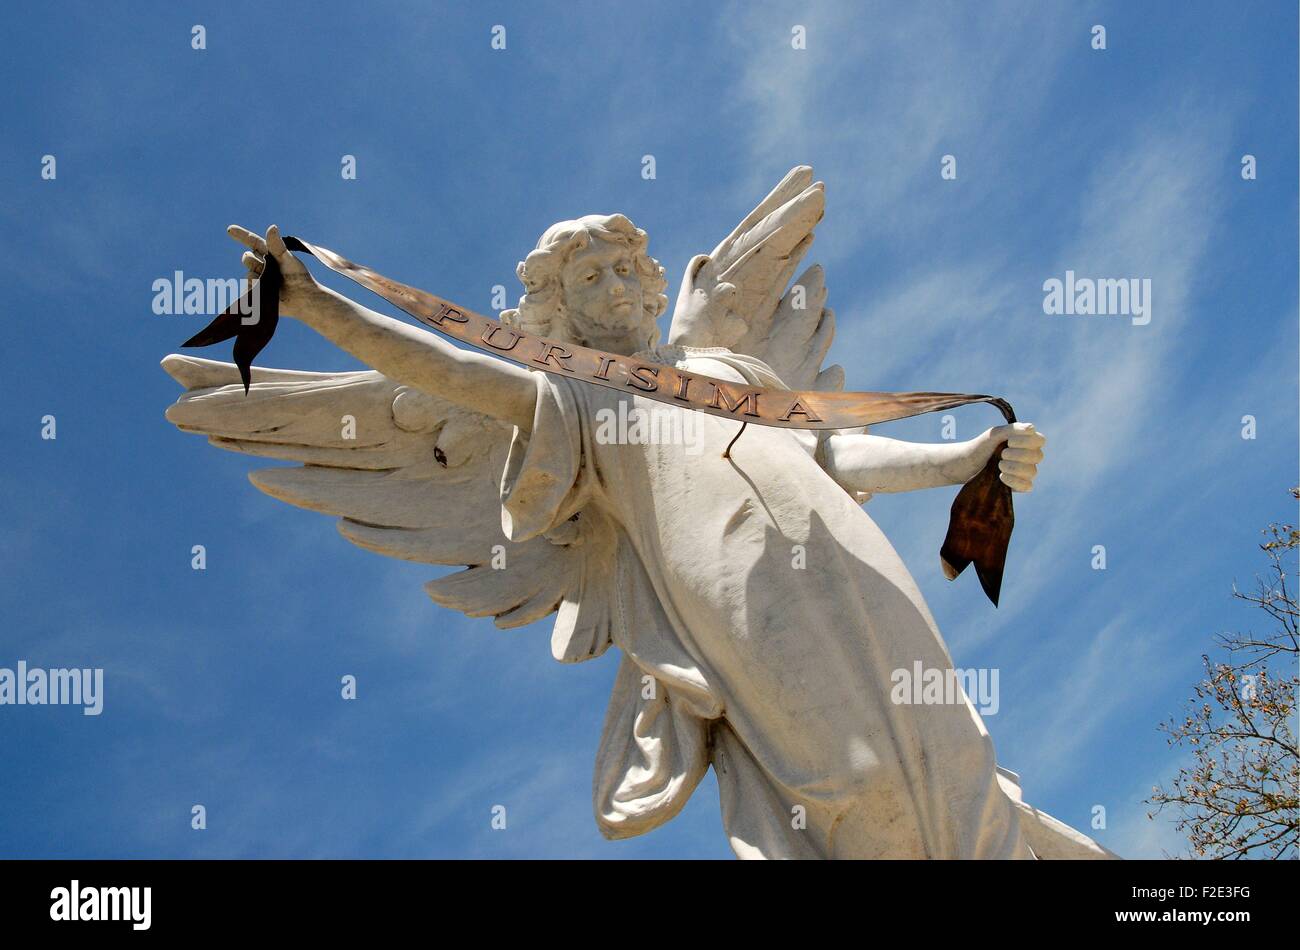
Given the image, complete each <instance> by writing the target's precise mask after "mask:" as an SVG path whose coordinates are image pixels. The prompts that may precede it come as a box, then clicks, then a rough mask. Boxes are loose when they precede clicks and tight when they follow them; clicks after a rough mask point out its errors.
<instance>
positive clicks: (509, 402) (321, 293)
mask: <svg viewBox="0 0 1300 950" xmlns="http://www.w3.org/2000/svg"><path fill="white" fill-rule="evenodd" d="M227 231H228V232H229V234H230V236H231V237H233V238H234V239H235V240H236V241H239V242H240V243H241V244H244V245H245V246H247V247H248V248H249V250H248V251H247V252H246V253H245V254H244V258H243V260H244V264H245V266H246V267H248V269H249V271H250V273H251V275H252V276H253V277H256V276H257V275H259V274H260V273H261V271H262V267H263V261H264V260H265V258H266V254H267V253H268V252H269V253H270V254H271V255H272V256H273V257H274V258H275V260H276V263H278V264H279V265H280V271H281V273H282V275H283V277H284V282H283V285H282V286H281V289H280V309H281V313H282V314H283V315H284V316H292V317H294V318H296V319H298V320H301V321H302V322H303V323H305V324H307V325H308V326H309V327H311V328H312V329H313V330H315V331H316V332H317V333H319V334H321V335H322V336H324V337H326V338H327V339H329V340H330V341H332V342H333V343H335V344H337V345H338V346H340V347H342V348H343V349H345V350H347V351H348V352H349V353H351V354H352V355H353V356H355V357H356V358H357V359H359V360H361V361H362V362H364V363H366V364H367V365H368V366H371V367H373V368H374V369H377V370H378V371H379V372H381V373H383V374H384V375H385V376H387V377H388V378H389V379H393V380H396V381H397V382H399V383H405V384H406V385H408V386H414V387H415V388H416V389H419V390H421V391H422V392H426V393H429V394H430V395H434V396H441V397H442V398H444V399H448V400H450V401H451V402H454V403H456V404H457V405H460V406H463V407H465V408H466V409H472V410H474V411H476V412H481V413H483V414H484V415H488V416H492V417H493V418H496V419H500V420H501V421H502V422H508V423H511V424H512V425H516V426H518V427H519V428H520V429H522V430H523V431H525V432H527V431H529V430H530V429H531V428H532V425H533V410H534V408H535V404H536V400H537V390H536V388H535V384H534V381H533V378H532V375H531V374H530V373H529V372H528V370H526V369H523V368H522V367H518V366H514V365H512V364H510V363H506V362H503V361H501V360H495V359H493V358H492V357H490V356H486V355H484V354H481V353H473V352H470V351H467V350H462V349H459V348H458V347H455V346H452V345H451V344H450V343H448V342H446V341H445V340H443V339H441V338H440V337H438V336H437V335H436V334H433V333H429V332H427V331H425V330H420V329H417V328H416V327H413V326H411V325H410V324H407V323H403V322H402V321H400V320H394V319H392V318H391V317H386V316H384V315H383V314H381V313H376V312H375V311H373V310H369V309H367V308H365V307H363V306H361V305H360V304H358V303H356V302H354V301H352V300H349V299H348V298H347V297H344V296H343V295H342V294H339V293H335V292H334V291H333V290H330V289H329V288H328V287H322V286H321V285H320V284H318V283H317V282H316V281H315V279H314V278H313V277H312V276H311V272H310V271H308V270H307V266H306V265H305V264H303V262H302V261H300V260H298V259H297V258H296V257H294V256H293V255H292V254H291V253H289V249H288V248H286V247H285V246H284V240H283V239H282V238H281V236H280V231H279V229H278V228H277V227H276V226H275V225H271V227H270V228H268V229H267V232H266V237H265V239H263V238H261V237H259V236H258V235H256V234H254V233H253V232H251V231H249V230H247V229H246V228H241V227H239V226H238V225H234V224H232V225H231V226H230V227H229V228H228V229H227Z"/></svg>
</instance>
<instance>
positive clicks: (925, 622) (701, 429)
mask: <svg viewBox="0 0 1300 950" xmlns="http://www.w3.org/2000/svg"><path fill="white" fill-rule="evenodd" d="M824 206H825V190H824V186H823V185H822V183H821V182H814V181H813V180H812V169H810V168H807V167H799V168H795V169H793V170H792V171H791V172H790V173H789V174H788V175H786V177H785V178H784V179H783V180H782V181H781V183H780V184H779V185H777V187H776V188H775V189H774V190H773V191H772V192H771V194H769V195H768V196H767V197H766V198H765V199H763V201H762V202H761V203H760V204H759V205H758V207H756V208H755V209H754V210H753V211H752V212H751V213H750V214H749V215H748V216H747V217H746V218H745V219H744V221H742V222H741V223H740V225H739V226H738V227H737V228H736V229H735V230H734V231H733V232H732V233H731V234H730V235H729V236H728V237H727V238H726V239H725V240H723V241H722V243H720V244H719V245H718V246H717V247H716V248H715V249H714V251H713V252H712V253H711V254H708V255H699V256H696V257H695V258H693V259H692V260H691V261H690V262H689V264H688V265H687V268H686V273H685V276H684V278H683V281H682V285H681V289H680V292H679V293H678V296H677V303H676V307H675V309H674V311H673V316H672V324H671V327H670V329H669V334H668V343H667V345H662V344H661V343H660V336H659V328H658V326H657V319H658V317H659V316H660V315H661V314H662V313H663V312H664V311H665V310H666V309H667V306H668V299H667V297H666V296H665V295H664V292H663V291H664V289H665V285H666V281H665V278H664V269H663V267H662V266H660V264H659V262H658V261H657V260H655V259H654V258H653V257H651V256H650V255H649V253H648V252H647V237H646V232H645V231H643V230H641V229H639V228H637V227H636V226H635V225H633V223H632V222H631V221H629V220H628V219H627V218H626V217H625V216H623V215H621V214H610V215H595V214H593V215H587V216H585V217H581V218H576V219H574V220H571V221H561V222H559V223H558V224H555V225H552V226H551V227H550V228H547V229H546V231H545V232H544V233H543V234H542V236H541V239H540V240H539V241H538V242H537V247H536V248H535V249H534V250H532V251H531V252H530V253H529V254H528V256H527V258H526V259H525V260H524V261H523V262H522V263H520V264H519V266H518V268H517V271H516V272H517V274H518V276H519V279H520V280H521V281H522V283H523V286H524V293H523V296H522V297H521V298H520V301H519V306H518V308H517V309H514V310H507V311H504V312H503V313H502V314H501V322H502V323H503V324H505V327H497V329H500V330H504V331H507V332H509V328H514V329H517V330H518V331H519V332H520V333H527V334H535V335H538V336H542V337H546V338H549V339H550V340H552V341H561V342H562V343H567V344H569V345H571V346H573V347H574V348H575V349H576V348H580V347H590V348H592V349H593V350H597V351H604V352H605V353H608V354H619V355H621V356H626V357H635V359H636V360H639V361H640V362H641V363H643V364H654V365H655V366H662V367H665V368H675V369H677V370H681V371H683V372H690V373H697V374H701V375H703V376H707V377H711V378H713V379H715V380H727V381H735V382H736V383H737V384H743V385H747V386H760V387H766V389H765V390H764V391H775V390H807V391H813V392H817V393H837V392H838V391H839V390H841V389H842V388H843V385H844V373H843V370H842V369H841V368H840V367H838V366H829V367H826V368H823V367H822V361H823V359H824V358H825V356H826V353H827V351H828V349H829V348H830V345H831V339H832V336H833V334H834V326H835V321H834V315H833V313H832V312H831V310H829V309H826V308H825V306H824V304H825V300H826V287H825V284H824V282H823V275H822V270H821V268H820V267H818V266H812V267H809V268H807V269H806V270H804V271H803V272H802V274H801V275H800V276H799V277H798V278H797V279H795V281H794V283H793V284H792V285H790V280H791V277H792V276H793V275H794V272H795V270H796V268H797V267H798V266H799V264H800V262H801V261H802V259H803V257H804V255H805V253H806V252H807V250H808V248H809V245H810V244H811V243H812V239H813V228H814V227H815V225H816V224H817V222H818V221H819V220H820V219H821V217H822V213H823V210H824ZM229 232H230V234H231V236H232V237H234V238H235V240H237V241H239V242H241V243H242V244H244V245H246V247H247V251H246V252H245V253H244V255H243V262H244V264H245V265H246V267H247V268H248V270H249V272H250V274H251V276H252V277H254V278H257V277H259V276H262V275H263V274H264V272H265V273H269V272H272V271H274V270H275V269H276V267H278V272H279V278H278V281H277V282H278V284H279V297H278V301H279V308H280V311H281V312H283V313H284V314H285V315H287V316H292V317H293V318H295V319H298V320H301V321H303V322H304V323H306V324H307V325H308V326H310V327H312V328H313V329H315V330H316V331H317V332H319V333H321V334H322V335H324V336H325V337H327V338H328V339H330V340H332V341H333V342H334V343H335V344H337V345H338V346H340V347H342V348H343V349H344V350H347V351H348V352H349V353H351V354H352V355H353V356H355V357H357V358H358V359H360V360H361V361H363V362H364V363H366V364H367V365H369V366H372V367H374V368H373V369H372V370H369V371H365V372H344V373H310V372H299V371H294V370H271V369H260V368H256V369H254V370H252V374H251V387H250V388H249V389H248V390H247V391H245V387H244V386H243V385H242V384H241V382H240V375H239V373H238V372H237V371H236V367H235V366H233V365H231V364H227V363H218V362H213V361H211V360H204V359H196V358H193V357H188V356H179V355H173V356H168V357H167V358H166V359H165V360H163V367H164V369H166V371H167V372H168V373H170V374H171V375H172V376H173V377H174V378H175V379H176V380H177V381H178V382H180V384H181V385H182V386H184V387H185V390H186V391H185V393H184V394H183V395H182V396H181V397H180V399H179V400H178V401H177V402H176V403H175V404H174V405H172V406H171V407H169V408H168V410H167V418H168V419H169V420H170V421H171V422H172V423H174V424H175V425H176V426H177V427H178V428H180V429H181V430H183V431H185V432H196V433H200V434H203V435H206V436H208V438H209V441H211V442H212V443H213V444H214V445H217V446H219V447H221V448H223V449H231V450H234V451H237V452H244V453H246V454H249V455H255V456H263V457H270V458H276V459H284V460H289V461H293V462H300V463H302V465H301V466H297V467H280V468H270V469H264V470H261V471H256V472H254V473H252V475H251V479H252V481H253V484H255V485H256V486H257V487H258V488H260V489H261V490H262V491H264V492H266V493H267V494H269V495H271V496H273V497H275V498H279V499H280V500H282V501H286V502H288V503H290V504H292V505H297V506H298V507H300V508H308V509H311V510H313V511H319V512H324V513H326V514H330V515H335V516H338V517H339V518H340V521H339V523H338V525H339V530H340V532H341V533H342V534H343V536H344V537H345V538H347V539H348V540H349V541H351V542H352V543H354V544H357V545H360V546H361V547H363V548H367V549H369V550H371V551H376V552H379V553H380V554H387V555H389V556H391V557H397V558H404V559H406V560H410V561H421V562H425V563H430V564H441V565H462V566H464V567H465V569H464V570H461V571H459V572H455V573H451V574H449V575H448V576H445V577H441V578H439V579H437V580H434V581H432V582H430V583H429V584H428V585H427V586H426V587H425V590H426V591H427V593H428V594H429V596H430V597H431V598H432V599H433V600H434V601H435V602H436V603H438V604H441V605H443V606H445V607H451V608H454V609H456V610H460V611H462V612H463V613H465V614H467V615H468V616H471V617H487V616H491V617H494V618H495V621H496V624H497V626H499V627H518V626H522V625H524V624H530V623H533V622H534V621H537V620H540V619H542V618H543V617H545V616H547V615H548V614H551V613H555V614H556V619H555V625H554V630H553V633H552V636H551V651H552V654H553V655H554V657H555V658H556V659H557V660H559V661H560V662H562V663H578V662H582V661H584V660H590V659H593V658H594V657H598V656H600V655H601V654H602V653H604V652H605V651H606V650H607V649H609V647H610V646H615V647H618V648H619V650H621V651H622V657H621V659H620V660H619V667H618V672H617V675H616V678H615V683H614V688H613V694H612V695H611V697H610V701H609V708H608V711H607V713H606V717H605V725H604V730H603V734H602V737H601V740H600V746H599V749H598V751H597V753H596V770H595V780H594V783H593V792H594V807H595V817H596V822H597V824H598V826H599V828H600V830H601V832H602V833H603V834H604V835H605V837H607V838H611V839H618V838H627V837H631V836H633V835H640V834H644V833H645V832H647V831H650V830H652V829H654V828H656V827H658V826H660V825H662V824H663V823H664V822H666V821H668V820H669V819H671V818H672V817H673V816H675V815H676V814H677V813H678V812H679V811H680V810H681V808H682V806H683V805H684V804H685V803H686V801H687V799H688V798H689V797H690V795H691V793H692V792H693V791H694V790H695V788H696V786H697V785H698V784H699V782H700V779H701V778H702V777H703V775H704V774H705V772H706V770H707V769H708V768H709V767H710V766H712V767H713V769H714V771H715V772H716V774H717V781H718V785H719V788H720V791H721V800H722V820H723V824H724V826H725V828H726V832H727V836H728V838H729V840H730V843H731V847H732V849H733V850H734V851H735V853H736V854H737V855H738V856H739V857H742V858H1033V857H1037V858H1083V857H1109V856H1111V855H1110V853H1109V852H1108V851H1106V850H1105V849H1103V848H1102V847H1100V846H1099V845H1097V844H1096V843H1095V842H1093V841H1092V840H1090V839H1089V838H1088V837H1086V836H1084V835H1083V834H1080V833H1079V832H1077V831H1075V830H1074V829H1072V828H1070V827H1068V826H1067V825H1065V824H1063V823H1062V822H1060V821H1057V820H1056V819H1054V818H1052V817H1050V816H1048V815H1046V814H1044V813H1042V812H1040V811H1038V810H1036V809H1034V808H1032V807H1031V806H1029V805H1028V804H1026V803H1025V802H1024V801H1023V800H1022V797H1021V794H1020V785H1019V781H1018V779H1017V777H1016V775H1015V774H1014V773H1011V772H1008V771H1006V770H1005V769H1002V768H1000V767H998V765H997V763H996V761H995V758H994V752H993V744H992V741H991V740H990V738H989V734H988V731H987V730H986V729H985V727H984V723H983V722H982V720H981V719H980V716H979V715H978V713H977V712H976V710H975V708H974V706H973V705H972V704H971V702H970V700H969V699H968V698H967V696H966V694H965V693H964V692H963V691H962V690H961V689H960V688H958V689H957V691H956V695H955V698H952V699H951V701H948V702H933V703H930V702H925V703H910V702H908V703H904V702H899V701H897V699H898V697H897V695H896V694H897V691H896V690H895V689H893V688H892V685H891V684H892V682H893V679H892V677H894V675H895V674H896V672H897V671H911V670H914V669H917V668H918V664H919V668H923V669H925V670H939V671H951V670H952V668H953V663H952V659H951V657H950V656H949V653H948V649H947V647H946V646H945V644H944V642H943V640H942V638H941V637H940V635H939V631H938V629H937V627H936V626H935V622H934V620H933V618H932V617H931V615H930V611H929V609H928V608H927V606H926V604H925V602H924V600H923V599H922V597H921V593H920V591H919V590H918V588H917V585H916V583H915V581H914V580H913V579H912V577H911V575H910V574H909V573H908V571H907V568H906V567H904V565H903V562H902V560H901V559H900V558H899V556H898V554H897V553H896V552H895V551H894V548H893V547H892V546H891V545H890V543H889V541H888V540H887V539H886V538H885V536H884V534H883V533H882V532H881V531H880V529H879V528H878V527H877V526H876V523H875V522H874V521H873V520H872V519H871V517H870V516H869V515H868V514H866V512H865V511H864V510H863V509H862V507H861V503H862V502H863V501H864V500H865V499H866V498H868V497H870V495H871V494H873V493H876V492H901V491H912V490H915V489H921V488H937V487H939V486H944V485H963V484H964V483H967V482H969V481H971V480H972V478H973V477H974V476H975V475H976V473H979V472H981V470H983V469H984V467H985V466H986V464H988V465H993V464H994V463H992V462H991V461H990V460H991V459H993V458H994V457H995V454H994V453H995V452H996V451H998V449H999V448H1001V452H1002V454H1001V460H1000V462H997V463H996V465H995V466H994V467H993V468H992V469H990V470H991V471H993V472H995V473H998V474H995V475H994V476H993V481H994V483H995V484H996V479H997V478H999V477H1000V479H1001V480H1002V482H1003V483H1005V485H1007V486H1010V488H1011V489H1013V490H1015V491H1029V490H1030V489H1031V487H1032V486H1033V482H1034V477H1035V475H1036V473H1037V466H1038V464H1039V462H1040V460H1041V459H1042V457H1043V451H1042V449H1043V444H1044V438H1043V435H1042V434H1041V433H1039V432H1038V431H1036V430H1035V429H1034V427H1033V426H1032V425H1029V424H1025V423H1015V424H1013V425H1003V426H997V427H994V428H991V429H989V430H988V431H986V432H984V433H983V434H982V435H980V436H978V437H977V438H975V439H972V440H970V441H968V442H964V443H945V444H938V445H927V444H916V443H909V442H902V441H896V440H893V439H887V438H883V437H881V436H877V435H872V434H868V433H867V432H866V431H864V428H863V427H855V428H853V429H847V430H845V429H841V430H816V431H814V430H813V429H808V428H780V427H774V426H770V425H754V426H750V427H749V428H748V431H747V432H745V433H744V436H743V437H742V438H740V439H739V440H738V441H737V439H736V436H737V425H736V421H735V420H732V419H727V418H721V417H719V416H717V415H706V414H704V413H699V412H694V411H693V409H692V408H690V407H686V406H680V405H671V404H667V403H666V402H665V401H664V400H658V401H656V400H652V399H649V398H647V397H646V396H645V395H643V394H642V393H641V392H640V390H639V389H638V388H637V387H632V386H629V387H627V388H624V389H615V388H610V387H607V386H606V387H602V386H597V385H590V384H589V383H588V382H587V381H585V380H582V379H573V378H566V377H565V376H564V375H563V374H559V373H556V372H543V371H537V370H530V369H528V368H525V367H524V366H521V365H516V364H514V363H510V362H506V361H504V360H501V359H497V358H494V357H493V356H491V355H488V354H486V353H483V352H478V351H475V350H468V349H462V348H460V347H457V346H455V345H453V344H451V343H449V342H447V341H445V340H443V339H442V338H441V337H440V336H439V335H438V334H435V333H430V332H427V331H425V330H423V329H421V328H417V327H414V326H412V325H410V324H408V323H405V322H402V321H400V320H397V319H393V318H390V317H387V316H384V315H381V314H379V313H376V312H374V311H371V310H368V309H366V308H365V307H362V306H361V305H360V304H357V303H355V302H353V301H352V300H350V299H348V298H347V297H345V296H343V295H341V294H339V293H336V292H334V291H333V290H330V289H328V288H326V287H324V286H322V285H320V284H318V283H317V282H316V281H315V279H313V277H312V276H311V274H310V272H309V271H308V269H307V267H306V266H305V265H304V263H303V262H302V261H301V260H300V259H298V258H297V257H295V256H294V255H293V254H292V253H291V252H290V249H289V247H288V246H286V238H285V237H283V236H282V235H281V234H280V232H279V231H278V230H277V228H276V227H275V226H272V227H270V228H269V229H267V231H266V234H265V236H264V237H262V236H259V235H257V234H255V233H253V232H251V231H248V230H245V229H244V228H241V227H236V226H232V227H231V228H230V229H229ZM288 240H289V243H290V245H294V246H296V247H297V248H298V249H299V250H302V249H303V247H302V243H303V242H300V241H297V239H293V238H289V239H288ZM308 249H309V250H310V248H309V247H308ZM268 255H269V256H270V261H271V263H272V264H274V265H275V267H273V266H271V265H269V264H268ZM317 256H318V257H319V256H321V255H320V254H319V253H318V254H317ZM344 263H347V262H344ZM336 269H338V268H336ZM787 285H789V287H788V289H787ZM452 312H453V313H455V312H456V311H452ZM426 322H428V321H426ZM236 348H237V349H238V346H237V347H236ZM498 348H499V349H505V348H507V347H498ZM479 349H485V347H482V346H480V347H479ZM559 349H561V350H562V349H563V347H559ZM552 368H553V367H552ZM665 372H668V369H665ZM829 398H834V397H829ZM656 414H657V415H658V417H659V418H660V420H663V419H668V420H669V421H673V416H674V415H676V416H677V417H682V416H690V418H689V419H688V420H683V419H681V418H678V419H677V420H676V421H678V422H687V423H689V424H683V425H676V426H659V427H658V431H659V432H660V433H661V434H662V433H663V432H670V433H678V434H680V433H683V432H687V433H689V434H690V436H691V437H690V438H688V439H687V438H677V437H673V438H666V437H659V438H649V437H637V435H636V434H634V432H633V429H634V428H636V427H635V426H630V427H629V426H623V427H620V426H613V425H610V424H609V422H610V420H611V419H624V420H626V419H633V420H635V419H637V418H640V419H650V418H652V417H654V416H656ZM344 416H351V417H352V418H353V419H354V420H355V432H351V433H350V432H347V431H345V428H346V427H342V426H341V425H340V420H341V419H342V418H343V417H344ZM650 431H651V432H654V431H655V427H654V426H651V427H650ZM611 433H612V434H611ZM641 435H642V436H644V432H642V433H641ZM724 447H729V448H730V451H725V450H724ZM494 552H496V553H495V554H494ZM501 552H504V566H503V565H502V563H501V561H502V558H500V557H499V556H498V555H499V554H500V553H501Z"/></svg>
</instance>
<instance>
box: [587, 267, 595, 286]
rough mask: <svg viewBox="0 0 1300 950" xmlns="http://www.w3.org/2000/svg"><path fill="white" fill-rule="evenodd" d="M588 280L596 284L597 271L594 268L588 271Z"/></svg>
mask: <svg viewBox="0 0 1300 950" xmlns="http://www.w3.org/2000/svg"><path fill="white" fill-rule="evenodd" d="M586 281H587V283H589V284H594V283H595V282H596V272H595V271H594V270H593V271H589V272H588V273H587V277H586Z"/></svg>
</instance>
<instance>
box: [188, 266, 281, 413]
mask: <svg viewBox="0 0 1300 950" xmlns="http://www.w3.org/2000/svg"><path fill="white" fill-rule="evenodd" d="M281 283H282V280H281V276H280V265H279V264H277V263H276V262H275V258H274V257H272V256H271V255H269V254H268V255H266V263H265V265H264V266H263V268H262V276H261V277H260V278H258V280H257V282H256V283H254V284H253V285H252V286H251V287H249V288H248V290H247V291H246V292H245V293H244V295H243V296H241V297H240V298H239V299H238V300H236V301H235V302H234V303H232V304H231V305H230V306H229V307H227V308H226V309H225V310H223V311H222V312H221V313H219V314H217V316H216V317H215V318H214V319H213V321H212V322H211V323H209V324H208V325H207V326H206V327H204V328H203V329H202V330H200V331H199V332H198V333H196V334H194V336H192V337H190V338H189V339H188V340H186V341H185V342H184V343H182V344H181V346H182V347H198V346H212V345H213V344H214V343H223V342H225V341H226V340H229V339H230V338H231V337H234V338H235V350H234V358H235V365H236V366H237V367H239V378H240V379H241V380H243V383H244V395H246V396H247V395H248V388H249V386H250V385H251V384H252V379H253V360H254V359H255V358H256V356H257V354H258V353H261V352H262V350H263V349H264V348H265V347H266V344H268V343H270V342H271V337H272V336H274V335H275V328H276V325H277V324H278V323H279V322H280V284H281ZM250 315H251V316H252V317H253V319H252V320H251V321H250V320H249V319H248V317H249V316H250Z"/></svg>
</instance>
